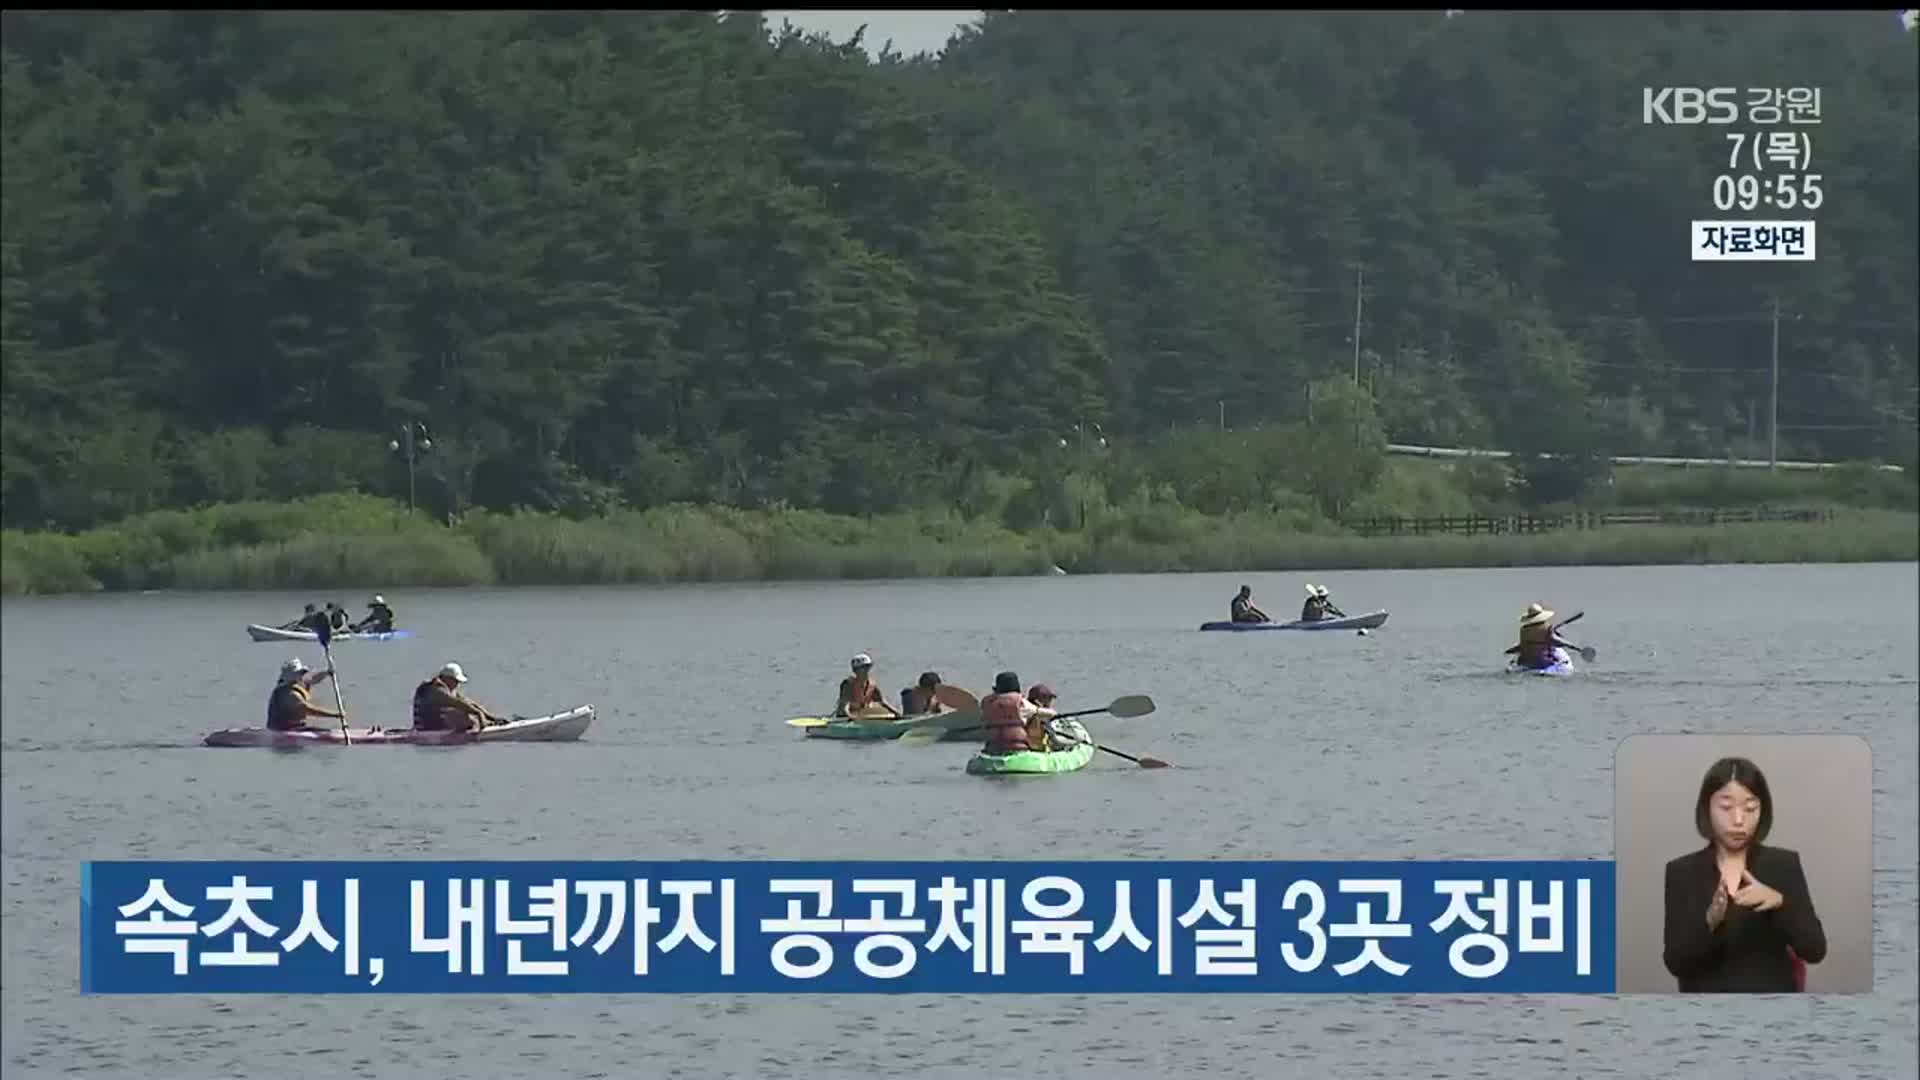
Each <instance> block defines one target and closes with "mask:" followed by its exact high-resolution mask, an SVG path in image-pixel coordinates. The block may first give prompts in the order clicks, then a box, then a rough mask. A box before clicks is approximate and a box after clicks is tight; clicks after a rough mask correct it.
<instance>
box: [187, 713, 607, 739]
mask: <svg viewBox="0 0 1920 1080" xmlns="http://www.w3.org/2000/svg"><path fill="white" fill-rule="evenodd" d="M593 716H594V712H593V706H591V705H581V706H578V707H576V708H572V709H568V710H567V711H566V712H560V713H554V714H552V715H551V716H516V717H514V718H513V719H512V720H511V721H509V722H507V723H504V724H496V725H494V726H492V727H489V728H486V729H485V730H483V731H481V732H480V733H479V734H477V735H476V734H474V733H472V732H468V731H415V730H413V729H412V728H348V729H347V735H346V736H342V735H341V733H340V729H339V728H325V729H315V730H312V731H271V730H269V729H267V728H228V729H227V730H225V731H216V732H214V733H212V734H211V735H208V736H207V737H206V738H205V739H203V740H201V745H203V746H227V747H269V748H276V749H279V748H291V747H297V746H342V745H345V744H346V742H347V738H348V737H351V738H352V740H353V745H354V746H402V745H405V746H449V745H462V744H465V743H474V742H483V743H491V742H572V741H574V740H575V739H578V738H579V737H580V736H581V735H582V734H583V733H585V732H586V730H587V727H588V725H590V724H592V723H593Z"/></svg>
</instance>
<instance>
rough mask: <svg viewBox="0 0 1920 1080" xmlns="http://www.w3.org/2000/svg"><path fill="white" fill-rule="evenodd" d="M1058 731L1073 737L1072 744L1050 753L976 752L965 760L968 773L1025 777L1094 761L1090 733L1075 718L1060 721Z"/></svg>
mask: <svg viewBox="0 0 1920 1080" xmlns="http://www.w3.org/2000/svg"><path fill="white" fill-rule="evenodd" d="M1059 730H1060V731H1061V733H1063V734H1065V735H1066V736H1067V738H1068V739H1071V740H1074V743H1073V745H1072V746H1069V747H1067V748H1065V749H1062V750H1055V751H1053V752H1051V753H1041V752H1039V751H1034V750H1020V751H1016V752H1014V753H1011V754H984V753H982V754H975V755H973V757H971V758H969V759H968V760H967V772H968V774H969V775H972V776H1024V775H1028V774H1035V775H1038V774H1043V773H1066V772H1075V771H1078V770H1080V769H1084V768H1086V767H1087V763H1088V762H1090V761H1092V760H1093V754H1094V750H1093V736H1091V735H1089V734H1087V729H1086V728H1084V727H1082V726H1081V725H1080V721H1078V720H1062V721H1061V722H1060V724H1059Z"/></svg>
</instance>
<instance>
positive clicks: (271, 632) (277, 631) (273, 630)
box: [247, 623, 413, 641]
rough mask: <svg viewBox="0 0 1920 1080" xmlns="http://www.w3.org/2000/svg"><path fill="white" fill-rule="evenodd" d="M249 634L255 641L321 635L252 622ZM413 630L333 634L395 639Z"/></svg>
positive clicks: (338, 637)
mask: <svg viewBox="0 0 1920 1080" xmlns="http://www.w3.org/2000/svg"><path fill="white" fill-rule="evenodd" d="M247 636H248V637H250V638H252V639H253V640H255V641H319V640H320V635H319V634H316V633H314V632H313V631H311V630H283V629H281V628H280V627H278V626H261V625H260V624H259V623H252V624H250V625H248V627H247ZM412 636H413V631H411V630H388V631H386V632H384V633H378V634H371V633H369V634H356V633H354V632H353V631H351V630H342V631H341V632H340V633H338V634H335V635H333V638H332V640H334V641H394V640H397V639H399V638H410V637H412Z"/></svg>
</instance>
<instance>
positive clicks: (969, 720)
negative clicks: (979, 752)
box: [802, 709, 980, 740]
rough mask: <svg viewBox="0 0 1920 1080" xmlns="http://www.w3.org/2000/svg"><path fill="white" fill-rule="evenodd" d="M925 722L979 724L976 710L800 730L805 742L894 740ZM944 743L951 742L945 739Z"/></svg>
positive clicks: (845, 722) (834, 723)
mask: <svg viewBox="0 0 1920 1080" xmlns="http://www.w3.org/2000/svg"><path fill="white" fill-rule="evenodd" d="M928 720H938V721H939V722H940V726H942V727H953V728H959V727H972V726H975V725H978V724H979V723H980V712H979V710H978V709H967V710H961V711H956V712H943V713H934V714H932V715H930V716H905V717H900V718H897V719H895V718H888V719H885V720H845V719H841V720H833V721H831V722H829V723H825V724H821V725H819V726H817V727H809V728H804V729H802V730H804V731H805V732H806V733H807V738H809V739H897V738H899V737H900V736H901V735H904V734H906V732H907V731H908V730H909V729H910V728H912V727H913V726H914V725H916V724H923V723H925V722H927V721H928ZM978 737H979V736H978V733H977V732H976V733H970V734H968V735H966V736H962V738H968V739H972V738H978ZM943 738H944V739H948V740H951V739H955V738H956V736H954V735H951V734H949V735H946V736H944V737H943Z"/></svg>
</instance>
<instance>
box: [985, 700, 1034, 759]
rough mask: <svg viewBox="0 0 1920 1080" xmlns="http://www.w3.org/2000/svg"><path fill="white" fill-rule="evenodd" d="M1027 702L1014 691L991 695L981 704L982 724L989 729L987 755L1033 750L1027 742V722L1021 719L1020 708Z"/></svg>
mask: <svg viewBox="0 0 1920 1080" xmlns="http://www.w3.org/2000/svg"><path fill="white" fill-rule="evenodd" d="M1025 701H1026V699H1025V698H1023V697H1021V696H1020V694H1019V692H1018V691H1014V692H1012V693H1005V694H991V695H989V696H988V697H987V699H986V700H985V701H982V702H981V703H980V724H981V726H982V727H984V728H986V729H987V745H986V748H985V749H986V752H987V753H989V754H1011V753H1014V752H1016V751H1020V750H1031V749H1033V746H1032V744H1031V743H1029V742H1027V722H1026V721H1025V720H1023V719H1021V718H1020V713H1021V708H1020V706H1021V704H1022V703H1024V702H1025Z"/></svg>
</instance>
